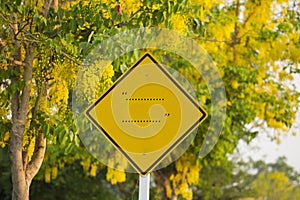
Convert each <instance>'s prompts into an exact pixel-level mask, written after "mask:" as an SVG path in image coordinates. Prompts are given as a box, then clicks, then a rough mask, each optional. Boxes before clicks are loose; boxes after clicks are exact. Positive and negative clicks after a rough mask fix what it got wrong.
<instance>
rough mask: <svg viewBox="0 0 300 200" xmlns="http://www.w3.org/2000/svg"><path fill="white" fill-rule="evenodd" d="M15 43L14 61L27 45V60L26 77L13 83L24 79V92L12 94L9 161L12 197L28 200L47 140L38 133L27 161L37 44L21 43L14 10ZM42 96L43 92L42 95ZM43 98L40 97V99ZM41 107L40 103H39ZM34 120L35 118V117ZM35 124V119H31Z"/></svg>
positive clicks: (18, 58) (13, 81)
mask: <svg viewBox="0 0 300 200" xmlns="http://www.w3.org/2000/svg"><path fill="white" fill-rule="evenodd" d="M11 28H12V38H13V39H12V43H13V45H14V60H15V61H21V47H24V48H25V59H24V63H23V65H22V66H23V67H24V70H23V76H21V75H19V74H18V75H14V77H12V78H11V84H18V83H20V82H21V81H24V82H25V86H24V88H23V89H22V91H16V92H15V93H14V94H13V95H12V100H11V108H12V122H13V123H12V128H11V130H10V135H11V137H10V150H9V154H10V162H11V173H12V184H13V191H12V199H13V200H28V199H29V188H30V184H31V182H32V179H33V177H34V176H35V175H36V174H37V172H38V171H39V169H40V167H41V164H42V162H43V159H44V155H45V149H46V140H45V139H44V137H43V133H39V134H38V136H37V139H36V145H35V150H34V153H33V156H32V159H31V161H30V162H29V163H28V158H27V153H26V152H23V134H24V132H25V124H26V121H27V120H29V119H28V117H27V116H28V112H29V110H30V109H29V102H30V90H31V81H32V64H33V58H34V48H35V47H34V44H33V43H26V42H23V43H21V40H20V39H18V38H17V36H18V31H19V30H18V19H17V15H16V14H15V13H13V14H12V24H11ZM14 69H15V70H16V71H17V72H19V73H20V72H21V70H20V66H19V65H15V66H14ZM40 95H42V94H40ZM38 99H40V98H37V100H38ZM36 105H37V106H38V103H37V104H36ZM31 120H34V119H33V117H32V118H31ZM31 123H32V121H31Z"/></svg>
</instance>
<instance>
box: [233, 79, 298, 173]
mask: <svg viewBox="0 0 300 200" xmlns="http://www.w3.org/2000/svg"><path fill="white" fill-rule="evenodd" d="M294 82H295V84H296V87H297V89H298V91H300V75H296V76H294ZM297 116H298V117H297V119H296V120H295V124H294V125H293V127H292V128H291V129H290V131H289V132H288V133H287V134H285V135H283V136H281V138H280V139H281V143H280V144H279V145H278V144H277V143H276V141H275V140H273V141H271V140H270V138H268V137H267V136H266V134H264V133H259V134H258V136H257V137H256V138H255V139H253V140H252V141H251V143H250V144H249V145H247V144H246V143H245V142H240V143H239V145H238V148H237V151H238V155H240V156H241V157H242V158H243V159H244V160H247V159H248V157H251V158H252V159H253V160H264V161H265V162H268V163H271V162H275V161H276V159H277V158H278V157H280V156H285V157H286V158H287V164H289V165H290V166H292V167H293V168H294V169H296V170H297V171H298V172H299V173H300V111H299V112H298V115H297ZM292 132H296V136H293V135H292Z"/></svg>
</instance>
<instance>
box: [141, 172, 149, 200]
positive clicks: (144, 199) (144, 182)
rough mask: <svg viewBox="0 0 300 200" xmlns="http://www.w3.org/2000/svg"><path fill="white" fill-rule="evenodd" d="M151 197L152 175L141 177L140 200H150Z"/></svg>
mask: <svg viewBox="0 0 300 200" xmlns="http://www.w3.org/2000/svg"><path fill="white" fill-rule="evenodd" d="M149 196H150V173H149V174H148V175H147V176H140V181H139V200H149Z"/></svg>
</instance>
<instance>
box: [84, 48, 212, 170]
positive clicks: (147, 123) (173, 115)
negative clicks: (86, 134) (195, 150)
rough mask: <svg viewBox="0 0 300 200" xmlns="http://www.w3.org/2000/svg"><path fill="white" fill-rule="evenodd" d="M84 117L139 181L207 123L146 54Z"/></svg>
mask: <svg viewBox="0 0 300 200" xmlns="http://www.w3.org/2000/svg"><path fill="white" fill-rule="evenodd" d="M85 114H86V116H87V118H88V119H89V120H91V122H92V123H93V124H94V125H95V126H96V127H97V128H98V129H99V130H100V132H101V133H102V134H104V135H105V137H106V138H107V139H108V140H109V141H110V142H111V143H112V144H113V145H114V146H115V147H116V148H117V149H118V150H119V151H120V152H121V153H122V154H123V155H124V156H125V157H126V158H127V160H128V161H129V163H130V164H131V165H132V166H133V167H134V169H135V170H136V171H137V172H138V173H139V174H140V175H147V174H148V173H150V172H151V171H152V170H153V169H154V168H155V167H156V166H157V165H158V164H159V163H160V162H161V161H162V160H163V159H164V158H165V157H166V156H167V155H168V154H169V153H170V152H172V151H173V150H174V149H175V148H176V146H178V145H179V144H180V143H181V142H182V141H183V140H184V139H185V138H186V137H187V136H188V135H189V134H190V133H191V132H192V131H193V130H194V129H195V128H197V126H198V125H199V124H200V123H201V122H202V121H203V120H204V119H205V118H206V117H207V113H206V111H205V110H204V109H203V108H202V107H201V106H200V105H199V104H198V103H197V102H196V101H195V100H194V98H193V97H191V95H190V94H189V93H188V92H187V91H186V90H185V89H184V88H183V87H182V86H181V85H180V84H179V83H178V82H177V81H176V80H175V78H174V77H173V76H172V74H170V73H169V72H168V71H167V70H166V69H165V68H164V67H163V66H162V65H160V64H159V63H158V62H157V61H156V60H155V59H154V58H153V56H152V55H150V54H149V53H146V54H145V55H143V56H142V57H141V58H140V59H139V60H138V61H137V62H136V63H135V64H134V65H133V66H132V67H131V68H130V69H128V70H127V71H126V72H125V73H124V74H123V75H122V76H121V77H120V78H119V79H118V80H117V81H116V82H115V83H114V84H113V85H112V86H111V87H110V88H109V89H108V90H107V91H106V92H105V93H104V94H103V95H102V96H101V97H100V98H99V99H98V100H97V101H96V102H95V103H94V104H92V105H91V106H90V107H89V108H88V109H87V110H86V112H85Z"/></svg>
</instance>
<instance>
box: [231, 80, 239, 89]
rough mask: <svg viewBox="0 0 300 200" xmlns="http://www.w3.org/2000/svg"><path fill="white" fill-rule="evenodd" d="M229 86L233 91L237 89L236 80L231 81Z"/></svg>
mask: <svg viewBox="0 0 300 200" xmlns="http://www.w3.org/2000/svg"><path fill="white" fill-rule="evenodd" d="M231 86H232V88H233V89H238V87H239V83H238V82H237V80H233V81H231Z"/></svg>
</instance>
